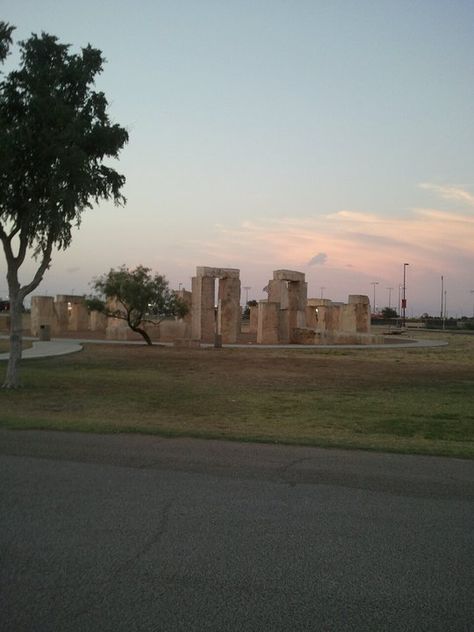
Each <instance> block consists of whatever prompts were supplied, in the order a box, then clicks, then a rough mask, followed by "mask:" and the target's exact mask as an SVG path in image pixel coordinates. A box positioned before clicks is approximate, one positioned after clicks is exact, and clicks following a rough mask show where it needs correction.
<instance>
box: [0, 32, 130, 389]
mask: <svg viewBox="0 0 474 632" xmlns="http://www.w3.org/2000/svg"><path fill="white" fill-rule="evenodd" d="M12 32H13V27H12V26H10V25H9V24H6V23H5V22H0V62H1V61H3V60H4V59H5V57H6V56H7V54H8V51H9V48H10V45H11V42H12V37H11V35H12ZM19 47H20V52H21V58H20V65H19V69H18V70H15V71H12V72H10V73H9V74H8V75H6V76H5V77H4V78H3V77H2V81H1V82H0V239H1V241H2V245H3V250H4V252H5V257H6V261H7V280H8V290H9V300H10V305H11V309H10V317H11V329H10V360H9V363H8V368H7V375H6V380H5V382H4V384H3V386H4V387H5V388H14V387H17V386H19V385H20V377H19V365H20V360H21V342H22V341H21V338H22V336H21V308H22V305H23V301H24V299H25V297H26V296H27V295H28V294H30V292H32V291H33V290H34V289H35V288H36V287H37V286H38V285H39V283H40V282H41V280H42V279H43V275H44V274H45V272H46V270H47V269H48V268H49V267H50V264H51V260H52V254H53V250H54V249H58V250H65V249H66V248H67V247H68V246H69V245H70V243H71V239H72V234H71V233H72V228H73V226H78V225H79V224H80V219H81V215H82V212H83V211H84V210H85V209H86V208H92V205H93V203H98V202H99V201H100V200H108V199H112V200H113V201H114V202H115V203H116V204H121V203H125V198H124V197H123V195H122V194H121V189H122V187H123V185H124V183H125V178H124V176H122V175H120V174H119V173H117V172H116V171H115V170H114V169H112V168H111V167H109V166H106V165H105V164H104V159H105V158H109V157H111V158H117V157H118V153H119V151H120V150H121V149H122V147H123V146H124V145H125V143H126V142H127V141H128V133H127V131H126V130H125V129H124V128H122V127H120V126H119V125H117V124H113V123H112V122H111V121H110V119H109V116H108V114H107V100H106V98H105V95H104V94H103V93H102V92H98V91H95V90H93V86H94V80H95V77H96V75H98V74H99V73H101V72H102V67H103V64H104V58H103V57H102V53H101V52H100V51H99V50H97V49H95V48H92V47H91V46H90V45H88V46H87V47H86V48H82V49H81V53H80V54H71V53H70V52H69V48H70V46H69V45H64V44H60V43H59V41H58V40H57V38H56V37H54V36H52V35H48V34H45V33H42V34H41V36H37V35H35V34H32V35H31V37H30V38H29V39H27V40H26V41H23V42H20V43H19ZM28 252H30V253H31V255H32V257H33V258H34V259H35V261H36V270H35V273H34V274H33V275H32V279H31V280H30V282H28V283H26V284H25V285H21V284H20V282H19V270H20V267H21V265H22V264H23V263H24V261H25V258H26V256H27V254H28Z"/></svg>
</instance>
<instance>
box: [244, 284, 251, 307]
mask: <svg viewBox="0 0 474 632" xmlns="http://www.w3.org/2000/svg"><path fill="white" fill-rule="evenodd" d="M242 289H243V290H245V305H247V303H248V302H249V290H251V289H252V288H251V287H250V285H244V287H243V288H242Z"/></svg>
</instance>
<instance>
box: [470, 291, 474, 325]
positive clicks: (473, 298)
mask: <svg viewBox="0 0 474 632" xmlns="http://www.w3.org/2000/svg"><path fill="white" fill-rule="evenodd" d="M471 294H472V317H473V318H474V290H471Z"/></svg>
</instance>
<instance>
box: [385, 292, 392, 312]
mask: <svg viewBox="0 0 474 632" xmlns="http://www.w3.org/2000/svg"><path fill="white" fill-rule="evenodd" d="M385 289H386V290H388V308H389V309H390V308H391V307H392V290H393V287H386V288H385Z"/></svg>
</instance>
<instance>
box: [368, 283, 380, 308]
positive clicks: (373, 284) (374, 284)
mask: <svg viewBox="0 0 474 632" xmlns="http://www.w3.org/2000/svg"><path fill="white" fill-rule="evenodd" d="M378 284H379V282H378V281H372V282H371V284H370V285H372V286H373V287H374V306H373V309H372V313H373V314H375V286H376V285H378Z"/></svg>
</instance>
